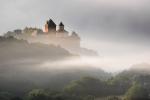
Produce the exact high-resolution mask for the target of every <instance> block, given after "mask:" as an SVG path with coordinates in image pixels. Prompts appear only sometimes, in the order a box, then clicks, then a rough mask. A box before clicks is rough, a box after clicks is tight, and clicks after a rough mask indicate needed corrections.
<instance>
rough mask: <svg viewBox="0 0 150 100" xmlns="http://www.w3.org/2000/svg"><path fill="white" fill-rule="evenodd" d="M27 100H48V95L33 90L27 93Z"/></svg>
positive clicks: (42, 91)
mask: <svg viewBox="0 0 150 100" xmlns="http://www.w3.org/2000/svg"><path fill="white" fill-rule="evenodd" d="M27 98H28V100H48V94H47V93H46V92H45V91H44V90H41V89H34V90H32V91H31V92H29V94H28V96H27Z"/></svg>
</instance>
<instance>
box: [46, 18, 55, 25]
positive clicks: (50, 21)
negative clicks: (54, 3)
mask: <svg viewBox="0 0 150 100" xmlns="http://www.w3.org/2000/svg"><path fill="white" fill-rule="evenodd" d="M48 25H49V26H56V24H55V23H54V21H53V20H52V19H50V20H49V21H48Z"/></svg>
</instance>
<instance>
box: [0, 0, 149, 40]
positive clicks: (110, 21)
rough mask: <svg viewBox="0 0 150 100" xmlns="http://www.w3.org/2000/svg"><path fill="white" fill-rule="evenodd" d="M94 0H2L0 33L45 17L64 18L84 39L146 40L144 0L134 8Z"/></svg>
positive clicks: (146, 12) (36, 23)
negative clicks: (89, 0)
mask: <svg viewBox="0 0 150 100" xmlns="http://www.w3.org/2000/svg"><path fill="white" fill-rule="evenodd" d="M95 1H96V0H94V1H93V3H92V2H88V1H85V0H44V1H43V0H12V1H10V0H2V1H0V2H1V3H0V8H1V14H0V16H1V19H0V23H1V24H0V26H1V27H0V32H1V33H2V32H6V31H9V30H13V29H15V28H23V27H25V26H33V27H34V26H37V27H42V25H43V24H44V23H45V20H46V19H48V18H49V17H51V18H53V19H54V21H56V23H59V22H60V21H64V23H65V24H66V25H67V27H71V29H74V30H77V31H78V32H83V33H82V34H80V35H81V36H83V35H87V38H88V37H91V36H92V37H93V38H100V39H108V40H116V39H120V38H121V39H120V40H122V41H123V40H124V41H128V42H132V41H135V42H137V41H139V40H140V41H142V42H146V43H147V42H149V37H150V13H149V10H150V8H149V7H148V6H147V3H148V1H147V0H143V1H141V0H138V1H137V4H138V5H139V4H140V3H141V2H143V3H142V6H139V8H138V6H137V8H136V9H135V8H134V7H135V6H134V7H133V8H132V6H131V7H130V8H127V7H128V6H127V7H125V6H123V7H120V6H110V3H112V2H110V3H109V1H108V2H107V3H108V5H107V3H105V4H97V2H95ZM115 1H116V3H117V0H115ZM94 2H95V3H94ZM138 2H139V3H138ZM143 5H144V6H143ZM86 32H87V33H86ZM90 33H92V34H90ZM104 33H105V34H104ZM108 37H109V38H108ZM124 38H126V39H124Z"/></svg>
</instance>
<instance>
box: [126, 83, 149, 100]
mask: <svg viewBox="0 0 150 100" xmlns="http://www.w3.org/2000/svg"><path fill="white" fill-rule="evenodd" d="M125 98H126V100H147V99H148V93H147V91H146V89H145V88H144V87H142V86H141V85H140V84H138V83H134V84H133V86H132V87H131V88H130V89H129V90H128V91H127V93H126V97H125Z"/></svg>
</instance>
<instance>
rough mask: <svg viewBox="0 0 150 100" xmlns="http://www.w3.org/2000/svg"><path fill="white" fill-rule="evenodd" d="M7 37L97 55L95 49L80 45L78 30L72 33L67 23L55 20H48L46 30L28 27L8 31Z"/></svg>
mask: <svg viewBox="0 0 150 100" xmlns="http://www.w3.org/2000/svg"><path fill="white" fill-rule="evenodd" d="M4 36H5V37H9V36H13V37H15V38H17V39H22V40H27V41H28V42H29V43H44V44H52V45H55V46H60V47H62V48H64V49H66V50H68V51H69V52H71V53H74V54H80V55H81V54H85V55H97V53H96V52H95V51H93V50H88V49H86V48H82V47H80V37H79V36H78V34H77V33H76V32H72V33H71V34H70V33H69V32H68V31H66V30H65V25H64V24H63V23H62V22H60V24H59V25H58V29H57V25H56V24H55V23H54V21H53V20H51V19H49V20H48V21H46V24H45V27H44V31H43V30H42V29H39V28H32V27H26V28H25V29H23V30H14V31H13V32H10V31H9V32H7V33H6V34H5V35H4Z"/></svg>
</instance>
